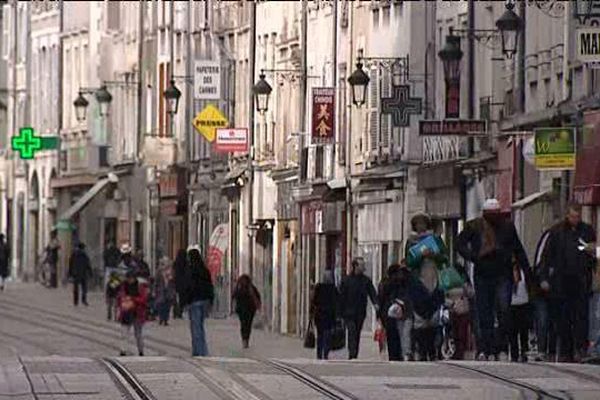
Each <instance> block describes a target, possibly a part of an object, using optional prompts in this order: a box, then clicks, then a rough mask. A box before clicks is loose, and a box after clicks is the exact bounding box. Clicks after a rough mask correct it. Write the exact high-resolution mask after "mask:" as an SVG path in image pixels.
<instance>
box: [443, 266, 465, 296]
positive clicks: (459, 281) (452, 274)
mask: <svg viewBox="0 0 600 400" xmlns="http://www.w3.org/2000/svg"><path fill="white" fill-rule="evenodd" d="M439 284H440V289H442V290H443V291H444V292H448V291H449V290H451V289H455V288H459V287H462V286H463V285H464V284H465V280H464V279H463V277H462V276H461V275H460V274H459V273H458V271H457V270H456V268H454V267H446V268H444V269H442V270H441V271H440V278H439Z"/></svg>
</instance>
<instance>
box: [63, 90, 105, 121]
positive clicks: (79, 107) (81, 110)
mask: <svg viewBox="0 0 600 400" xmlns="http://www.w3.org/2000/svg"><path fill="white" fill-rule="evenodd" d="M94 90H95V89H85V88H81V89H79V95H78V96H77V98H76V99H75V101H74V102H73V105H74V106H75V117H76V118H77V121H79V122H83V121H85V118H86V112H87V107H88V105H89V104H90V103H89V102H88V101H87V99H86V98H85V97H84V96H83V95H84V94H86V93H88V94H89V93H92V92H93V91H94ZM93 93H94V97H96V101H97V102H98V105H99V106H100V116H101V117H106V116H107V115H108V108H109V106H110V103H111V101H112V95H111V94H110V92H109V91H108V90H107V89H106V85H102V86H100V88H98V89H96V90H95V91H94V92H93Z"/></svg>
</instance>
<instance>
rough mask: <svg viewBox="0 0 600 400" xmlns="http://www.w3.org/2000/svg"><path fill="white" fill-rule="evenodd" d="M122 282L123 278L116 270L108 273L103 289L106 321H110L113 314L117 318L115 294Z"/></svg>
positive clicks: (117, 292)
mask: <svg viewBox="0 0 600 400" xmlns="http://www.w3.org/2000/svg"><path fill="white" fill-rule="evenodd" d="M122 283H123V279H122V277H121V276H120V275H119V273H118V272H117V271H116V270H115V271H113V272H111V273H110V276H109V277H108V282H107V283H106V290H105V299H106V319H107V320H108V321H112V319H113V315H114V317H115V318H117V295H118V294H119V288H120V286H121V284H122Z"/></svg>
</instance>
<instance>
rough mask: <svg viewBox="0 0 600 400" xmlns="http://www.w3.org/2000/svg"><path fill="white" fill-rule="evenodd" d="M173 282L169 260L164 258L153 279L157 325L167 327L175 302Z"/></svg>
mask: <svg viewBox="0 0 600 400" xmlns="http://www.w3.org/2000/svg"><path fill="white" fill-rule="evenodd" d="M175 296H176V294H175V281H174V280H173V271H172V268H171V265H170V263H169V259H168V258H166V257H164V258H163V259H162V260H161V262H160V268H159V269H158V271H157V273H156V278H155V301H156V308H157V311H158V324H159V325H164V326H167V325H169V315H170V314H171V306H172V305H173V302H174V301H175Z"/></svg>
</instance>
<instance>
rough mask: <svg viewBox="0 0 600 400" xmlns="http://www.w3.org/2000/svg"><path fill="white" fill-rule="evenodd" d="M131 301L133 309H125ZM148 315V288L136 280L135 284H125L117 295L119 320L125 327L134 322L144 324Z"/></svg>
mask: <svg viewBox="0 0 600 400" xmlns="http://www.w3.org/2000/svg"><path fill="white" fill-rule="evenodd" d="M129 301H131V302H132V304H133V308H132V309H129V310H127V309H125V307H124V306H125V305H126V304H127V303H128V302H129ZM147 314H148V288H147V287H146V285H143V284H141V283H139V282H138V281H137V279H136V282H135V283H134V284H129V283H128V282H123V283H122V284H121V287H120V288H119V292H118V294H117V319H118V320H119V322H121V323H122V324H125V325H130V324H132V323H133V322H137V323H141V324H143V323H144V322H146V316H147Z"/></svg>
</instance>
